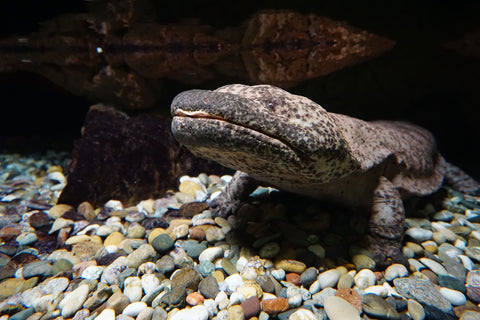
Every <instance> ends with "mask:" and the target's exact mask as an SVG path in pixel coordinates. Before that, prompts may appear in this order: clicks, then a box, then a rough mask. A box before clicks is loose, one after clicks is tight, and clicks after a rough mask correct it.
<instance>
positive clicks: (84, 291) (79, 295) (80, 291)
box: [59, 284, 89, 318]
mask: <svg viewBox="0 0 480 320" xmlns="http://www.w3.org/2000/svg"><path fill="white" fill-rule="evenodd" d="M88 292H89V287H88V285H86V284H82V285H81V286H79V287H78V288H77V289H75V290H73V291H71V292H69V293H67V294H66V295H65V297H64V298H63V299H62V301H60V304H59V307H60V309H62V317H64V318H71V317H72V316H73V315H74V314H75V312H77V311H78V310H79V309H80V308H81V307H82V305H83V303H84V302H85V300H86V299H87V295H88Z"/></svg>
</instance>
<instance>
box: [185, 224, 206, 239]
mask: <svg viewBox="0 0 480 320" xmlns="http://www.w3.org/2000/svg"><path fill="white" fill-rule="evenodd" d="M188 233H189V235H190V238H191V239H194V240H197V241H203V240H205V231H203V229H202V228H200V227H193V228H191V229H190V230H189V231H188Z"/></svg>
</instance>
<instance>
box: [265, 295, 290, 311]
mask: <svg viewBox="0 0 480 320" xmlns="http://www.w3.org/2000/svg"><path fill="white" fill-rule="evenodd" d="M261 306H262V310H263V311H265V312H266V313H268V314H269V315H277V314H279V313H281V312H284V311H286V310H288V308H289V307H290V305H289V304H288V300H287V299H285V298H283V297H279V298H274V299H268V300H265V299H263V300H262V303H261Z"/></svg>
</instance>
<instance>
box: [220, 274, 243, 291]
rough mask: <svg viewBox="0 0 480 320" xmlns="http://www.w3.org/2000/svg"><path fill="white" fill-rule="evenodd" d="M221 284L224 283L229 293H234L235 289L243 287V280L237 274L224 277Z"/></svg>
mask: <svg viewBox="0 0 480 320" xmlns="http://www.w3.org/2000/svg"><path fill="white" fill-rule="evenodd" d="M223 282H225V284H226V285H227V290H228V291H230V292H235V290H237V288H239V287H241V286H243V278H242V276H241V275H240V274H238V273H235V274H232V275H231V276H228V277H226V278H225V280H224V281H223Z"/></svg>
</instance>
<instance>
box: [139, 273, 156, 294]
mask: <svg viewBox="0 0 480 320" xmlns="http://www.w3.org/2000/svg"><path fill="white" fill-rule="evenodd" d="M141 281H142V288H143V291H145V294H150V293H152V292H153V291H155V290H156V289H157V288H158V286H159V285H160V280H158V278H157V276H155V275H154V274H151V273H147V274H144V275H143V276H142V280H141Z"/></svg>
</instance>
